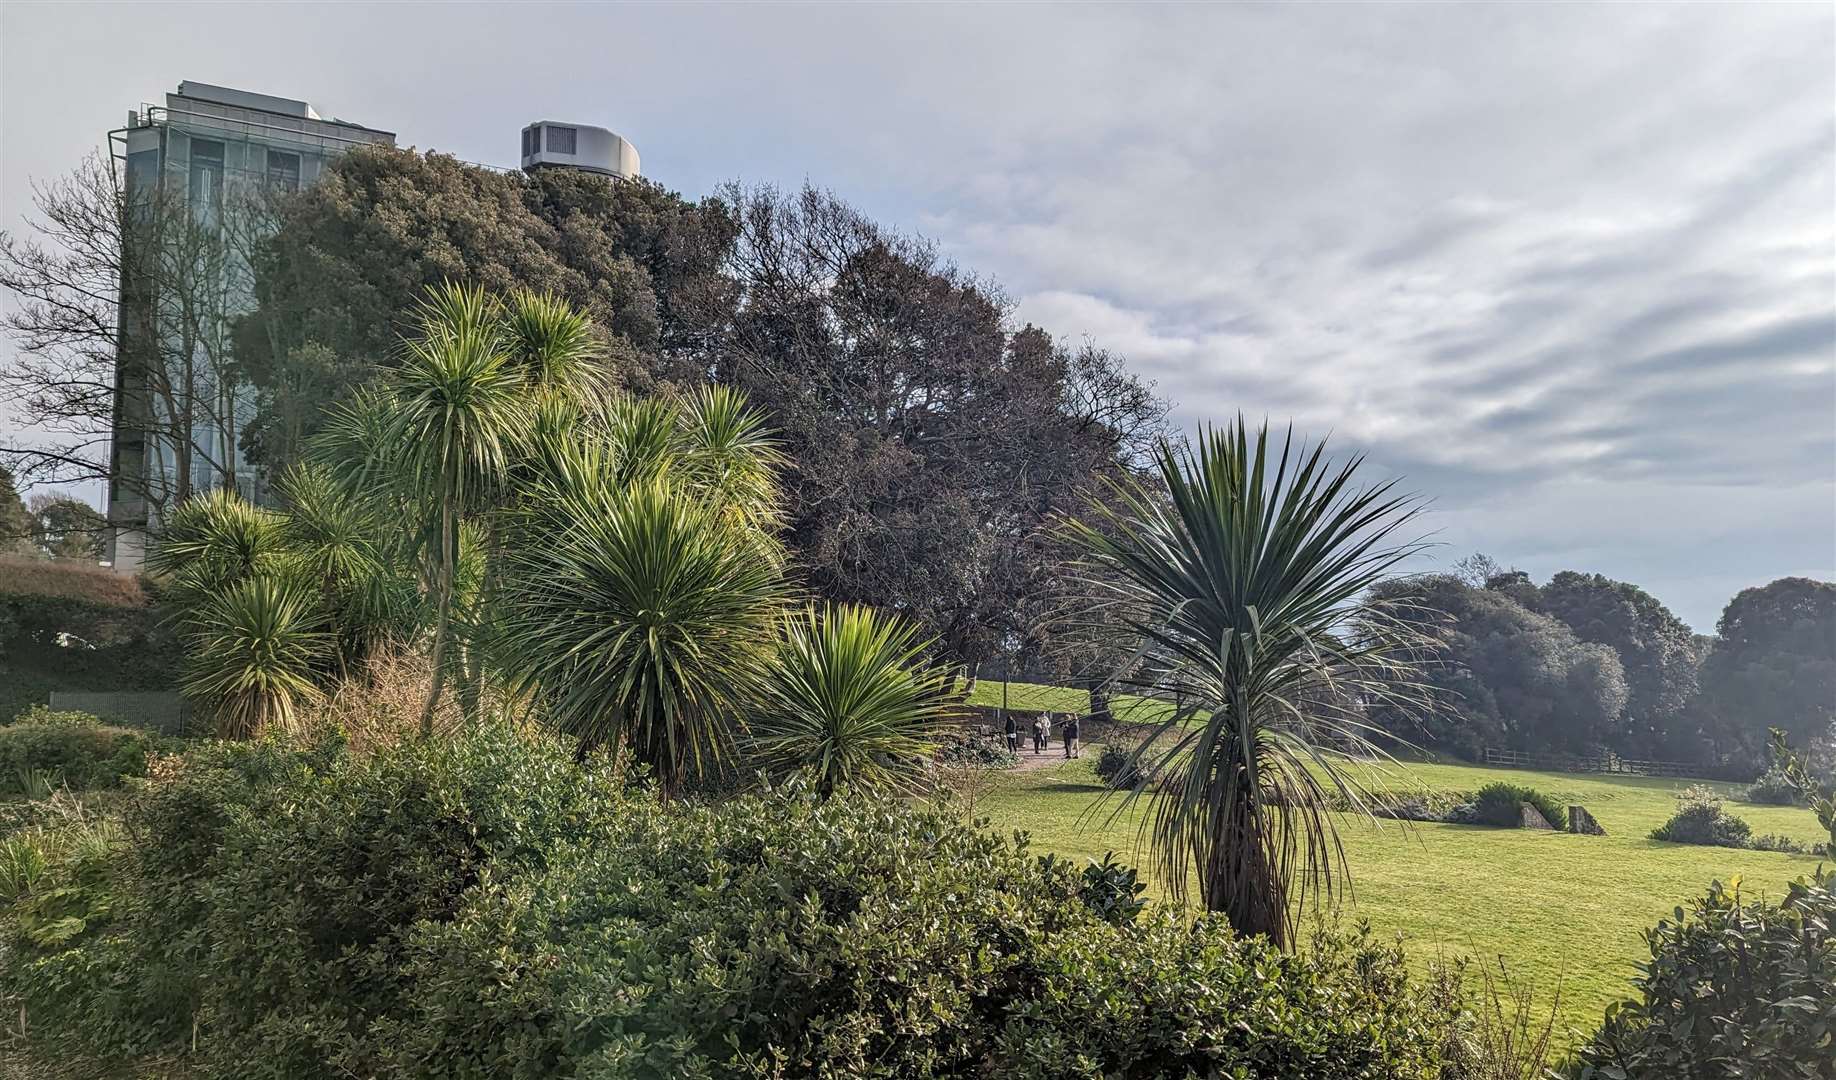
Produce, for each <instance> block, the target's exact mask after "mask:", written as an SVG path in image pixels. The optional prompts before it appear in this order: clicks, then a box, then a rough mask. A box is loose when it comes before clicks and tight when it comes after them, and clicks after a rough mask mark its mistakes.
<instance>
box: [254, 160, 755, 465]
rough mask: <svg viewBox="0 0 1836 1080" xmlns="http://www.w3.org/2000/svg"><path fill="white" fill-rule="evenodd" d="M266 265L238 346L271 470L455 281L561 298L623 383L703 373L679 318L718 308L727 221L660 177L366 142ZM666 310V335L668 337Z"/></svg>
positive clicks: (318, 191) (283, 215)
mask: <svg viewBox="0 0 1836 1080" xmlns="http://www.w3.org/2000/svg"><path fill="white" fill-rule="evenodd" d="M273 214H274V218H275V231H274V233H273V236H272V237H271V238H270V239H269V240H268V241H267V242H266V243H264V244H263V245H261V246H260V248H259V249H258V250H257V253H256V255H255V260H254V261H255V264H256V280H255V292H256V296H257V298H258V300H259V307H258V308H257V310H256V311H255V312H254V313H253V314H251V315H249V316H248V317H247V318H244V319H243V320H241V322H240V323H239V325H238V327H237V333H236V354H237V358H238V361H239V363H240V364H241V365H242V368H243V370H244V371H245V372H246V373H247V374H248V375H249V376H250V377H251V378H252V379H253V380H254V382H255V384H256V385H257V387H258V388H259V389H260V392H261V412H260V416H259V418H258V419H257V422H256V423H255V425H254V426H253V427H251V428H250V429H249V430H248V431H247V432H245V433H244V441H245V444H246V445H247V446H248V448H249V450H250V452H251V453H252V455H253V456H254V457H255V458H256V459H257V460H259V461H261V462H262V464H263V465H264V466H265V467H267V468H269V469H270V471H274V470H278V469H279V468H281V467H283V466H285V465H286V464H288V463H289V462H291V461H293V460H296V459H297V458H298V456H299V453H300V448H301V442H302V440H303V439H305V438H306V437H309V436H310V435H311V434H312V431H313V430H314V429H315V428H316V427H317V425H318V422H319V420H318V418H319V417H320V416H321V415H322V410H323V407H324V406H325V405H326V404H328V403H331V402H335V401H340V400H343V399H345V398H346V397H348V396H349V394H350V393H351V392H352V390H354V389H355V388H356V387H357V386H359V385H361V384H362V383H364V382H366V381H368V380H369V379H370V378H371V377H373V376H374V375H375V374H376V371H377V369H378V366H379V365H391V364H393V362H394V359H395V357H396V351H397V343H398V342H399V341H400V340H401V339H402V337H403V335H404V334H405V333H407V332H409V331H411V330H412V326H411V325H410V322H411V319H412V314H413V312H414V310H415V305H416V303H417V301H418V300H419V298H420V297H421V296H422V295H423V294H424V292H425V290H426V289H427V288H429V287H431V286H435V285H439V284H441V283H443V282H447V281H455V282H460V283H464V284H469V285H475V286H480V287H483V288H486V289H488V290H490V291H492V292H498V293H507V292H509V291H511V290H513V289H517V288H524V289H531V290H534V291H537V292H547V293H553V294H554V295H556V296H559V297H560V298H562V299H564V300H566V301H567V302H568V303H569V304H571V305H572V306H573V307H575V308H576V309H578V310H580V311H581V312H582V313H584V314H585V315H586V316H587V317H588V318H590V319H591V320H592V321H593V323H594V325H595V326H596V327H597V328H598V331H599V332H600V333H601V334H602V335H603V340H602V341H601V343H600V344H601V346H602V347H601V348H600V349H599V353H600V357H601V361H600V362H601V364H602V365H603V367H604V368H605V373H606V374H607V375H608V376H609V377H610V379H611V381H613V382H615V383H618V384H622V385H625V386H629V387H634V388H647V387H649V386H650V385H652V384H654V383H655V382H657V381H658V380H660V379H668V378H677V379H694V380H698V379H699V378H700V376H701V373H702V371H703V370H704V369H705V366H706V361H705V359H704V358H702V357H701V356H699V355H698V350H697V348H696V347H695V346H694V344H693V343H692V342H689V341H685V340H684V339H683V337H682V335H681V334H680V333H679V332H678V331H677V329H676V328H675V327H676V324H677V323H682V324H684V325H692V326H695V327H705V326H707V325H708V324H709V323H710V319H709V318H708V317H706V316H697V317H696V318H695V319H693V320H685V319H678V318H676V315H677V313H678V311H679V310H680V309H683V308H688V307H697V306H705V305H706V304H709V303H715V302H717V301H718V298H719V297H720V296H721V295H722V292H723V287H722V285H721V283H720V281H719V279H717V278H715V277H714V276H713V271H714V270H715V269H716V266H717V263H718V260H719V257H720V252H721V250H722V247H723V245H724V242H725V240H724V238H725V235H726V233H727V230H728V226H727V221H728V219H727V217H726V215H725V214H724V213H723V212H722V211H721V209H720V208H719V206H718V205H716V204H713V203H706V204H694V203H690V202H687V201H686V200H684V199H682V198H681V197H679V196H677V195H675V194H673V193H670V192H668V191H665V190H664V189H663V188H661V187H658V186H657V185H655V184H652V183H649V182H647V181H635V182H619V183H614V182H612V181H609V180H607V179H605V178H602V177H594V176H590V175H586V174H580V173H573V172H565V171H563V172H554V171H549V172H543V173H539V174H536V175H533V176H532V175H526V174H523V173H500V172H494V171H492V170H489V169H484V168H480V167H478V166H475V165H468V164H466V163H464V162H461V161H459V160H457V159H456V158H452V157H449V156H446V155H443V154H425V155H422V154H415V153H412V152H410V151H406V150H393V149H388V148H383V147H366V148H362V149H359V150H354V151H352V152H350V153H347V154H344V155H341V156H340V157H339V158H338V159H337V160H336V161H335V162H333V163H332V164H331V165H330V166H329V167H328V168H327V170H326V172H325V174H324V176H323V177H321V179H320V181H319V182H318V183H317V184H315V185H313V186H312V187H311V188H308V189H307V190H305V191H302V192H300V193H299V194H298V195H296V196H292V197H290V198H288V199H286V200H284V201H282V202H280V203H279V204H277V205H276V206H275V207H274V210H273ZM666 318H667V320H668V321H669V323H670V329H668V330H666V329H665V322H666Z"/></svg>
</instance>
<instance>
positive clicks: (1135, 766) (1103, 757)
mask: <svg viewBox="0 0 1836 1080" xmlns="http://www.w3.org/2000/svg"><path fill="white" fill-rule="evenodd" d="M1132 756H1133V754H1132V753H1131V752H1130V751H1129V750H1128V749H1126V748H1124V747H1121V746H1117V745H1116V744H1115V743H1104V744H1103V752H1102V753H1100V754H1098V755H1097V760H1096V774H1097V779H1098V780H1101V781H1103V783H1105V784H1108V785H1109V786H1110V787H1112V788H1116V789H1118V790H1126V789H1128V788H1132V787H1135V786H1136V785H1137V784H1138V783H1139V782H1140V781H1141V779H1142V772H1143V769H1142V764H1143V763H1142V762H1140V761H1136V762H1133V763H1132V764H1131V763H1130V761H1129V759H1130V758H1131V757H1132Z"/></svg>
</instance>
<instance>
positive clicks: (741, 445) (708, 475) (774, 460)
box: [682, 385, 785, 525]
mask: <svg viewBox="0 0 1836 1080" xmlns="http://www.w3.org/2000/svg"><path fill="white" fill-rule="evenodd" d="M682 441H683V446H684V450H683V455H682V457H683V463H684V465H685V466H686V468H687V469H688V471H689V473H690V475H692V476H693V477H694V478H695V480H696V482H698V483H700V484H703V485H705V486H706V487H707V488H708V489H709V490H710V491H712V492H714V493H715V494H716V497H717V498H718V499H719V500H720V501H721V503H722V504H723V505H725V506H727V507H730V508H732V509H733V510H734V512H736V513H739V514H743V515H745V516H746V517H748V518H749V519H751V520H753V521H756V522H758V523H760V524H768V525H775V524H776V523H777V522H778V520H779V506H780V500H779V492H778V473H779V471H780V470H781V469H782V468H783V467H784V465H785V457H784V454H783V452H782V451H781V450H780V449H779V448H778V444H777V441H776V439H775V438H774V437H773V435H772V431H771V427H770V425H769V423H768V422H767V420H766V416H765V413H764V410H762V409H755V408H753V407H752V406H751V405H749V404H748V403H747V401H746V395H745V394H744V393H742V392H741V391H739V390H736V389H734V388H733V387H730V386H719V385H710V386H704V387H702V388H700V389H699V390H697V391H695V392H694V393H693V394H692V395H690V396H689V397H688V399H687V400H686V402H685V403H684V405H683V408H682Z"/></svg>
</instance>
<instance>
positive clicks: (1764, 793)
mask: <svg viewBox="0 0 1836 1080" xmlns="http://www.w3.org/2000/svg"><path fill="white" fill-rule="evenodd" d="M1741 801H1742V802H1750V803H1759V804H1761V805H1763V806H1800V805H1802V804H1803V802H1804V798H1803V796H1802V795H1800V794H1799V792H1798V789H1797V787H1796V786H1795V785H1794V784H1793V783H1792V782H1791V779H1790V778H1789V777H1787V776H1786V775H1785V773H1784V772H1783V771H1781V770H1780V769H1779V768H1778V767H1777V766H1774V767H1773V768H1770V769H1767V770H1766V772H1765V774H1764V775H1762V776H1761V777H1760V778H1759V779H1758V780H1755V781H1754V782H1753V783H1752V784H1750V785H1748V787H1747V790H1746V791H1744V792H1742V793H1741Z"/></svg>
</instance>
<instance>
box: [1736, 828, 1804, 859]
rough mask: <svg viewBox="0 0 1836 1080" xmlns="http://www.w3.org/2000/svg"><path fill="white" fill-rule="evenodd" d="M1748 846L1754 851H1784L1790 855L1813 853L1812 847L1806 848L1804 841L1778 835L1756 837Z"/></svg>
mask: <svg viewBox="0 0 1836 1080" xmlns="http://www.w3.org/2000/svg"><path fill="white" fill-rule="evenodd" d="M1747 846H1748V847H1751V848H1752V849H1753V850H1754V851H1782V852H1785V853H1786V854H1788V855H1803V854H1805V853H1807V852H1810V851H1811V846H1806V845H1805V844H1804V842H1803V841H1801V840H1798V839H1796V838H1794V837H1790V836H1780V835H1778V834H1776V833H1767V834H1766V835H1764V836H1756V837H1754V838H1753V842H1752V843H1751V844H1748V845H1747Z"/></svg>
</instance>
